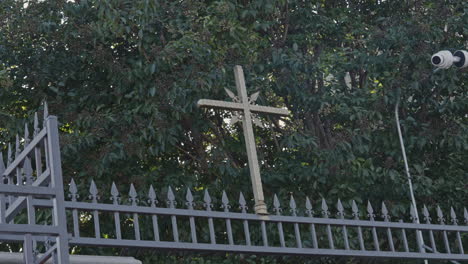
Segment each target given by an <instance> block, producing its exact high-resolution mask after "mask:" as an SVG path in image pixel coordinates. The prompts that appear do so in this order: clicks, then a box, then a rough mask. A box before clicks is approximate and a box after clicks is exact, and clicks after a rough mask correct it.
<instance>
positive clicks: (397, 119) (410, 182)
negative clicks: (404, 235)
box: [395, 96, 429, 264]
mask: <svg viewBox="0 0 468 264" xmlns="http://www.w3.org/2000/svg"><path fill="white" fill-rule="evenodd" d="M399 106H400V96H398V99H397V103H396V105H395V120H396V125H397V130H398V137H399V139H400V147H401V153H402V155H403V161H404V162H405V171H406V176H407V178H408V186H409V190H410V196H411V203H412V204H413V207H414V211H415V215H416V223H418V224H420V221H419V212H418V207H417V206H416V199H415V198H414V191H413V182H412V180H411V174H410V171H409V166H408V159H407V158H406V150H405V143H404V142H403V135H402V134H401V128H400V117H399V115H398V108H399ZM417 236H418V237H419V241H421V243H422V248H421V249H420V250H422V251H425V249H424V238H423V235H422V232H421V230H417ZM428 263H429V262H428V260H427V259H425V260H424V264H428Z"/></svg>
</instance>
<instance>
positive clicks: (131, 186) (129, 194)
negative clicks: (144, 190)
mask: <svg viewBox="0 0 468 264" xmlns="http://www.w3.org/2000/svg"><path fill="white" fill-rule="evenodd" d="M137 195H138V194H137V192H136V190H135V186H134V185H133V183H130V191H129V192H128V196H130V197H131V198H135V197H137Z"/></svg>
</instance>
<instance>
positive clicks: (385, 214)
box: [382, 202, 395, 252]
mask: <svg viewBox="0 0 468 264" xmlns="http://www.w3.org/2000/svg"><path fill="white" fill-rule="evenodd" d="M382 218H383V219H384V221H385V222H387V223H388V222H390V215H389V214H388V210H387V206H386V205H385V203H384V202H382ZM387 238H388V244H389V245H390V250H391V251H392V252H394V251H395V245H394V243H393V236H392V230H391V228H390V227H388V228H387Z"/></svg>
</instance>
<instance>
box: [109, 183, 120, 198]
mask: <svg viewBox="0 0 468 264" xmlns="http://www.w3.org/2000/svg"><path fill="white" fill-rule="evenodd" d="M111 195H112V197H117V196H119V190H118V189H117V186H116V185H115V182H112V187H111Z"/></svg>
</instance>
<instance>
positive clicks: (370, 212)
mask: <svg viewBox="0 0 468 264" xmlns="http://www.w3.org/2000/svg"><path fill="white" fill-rule="evenodd" d="M367 216H368V217H369V219H370V220H372V221H374V218H375V214H374V208H372V204H371V203H370V201H369V200H368V201H367Z"/></svg>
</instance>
